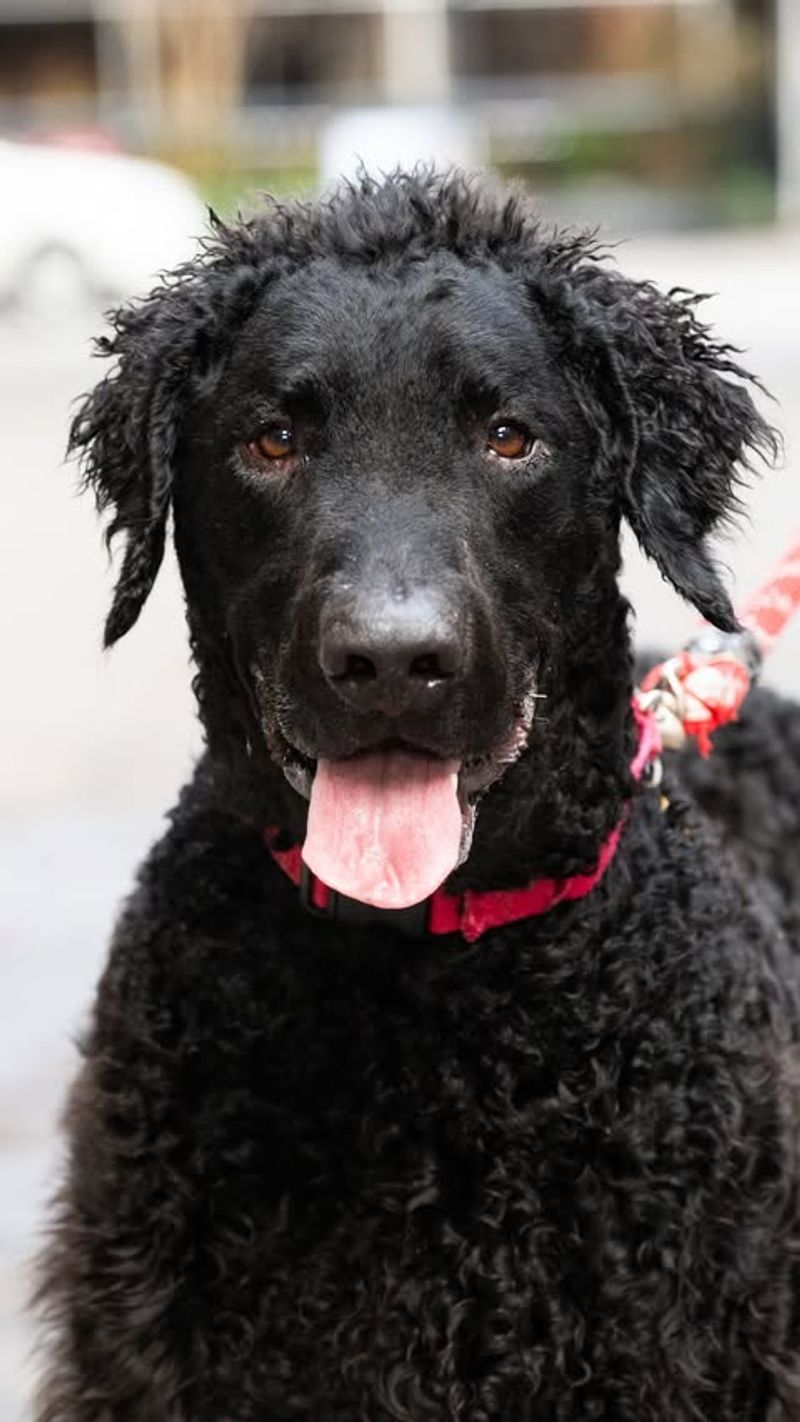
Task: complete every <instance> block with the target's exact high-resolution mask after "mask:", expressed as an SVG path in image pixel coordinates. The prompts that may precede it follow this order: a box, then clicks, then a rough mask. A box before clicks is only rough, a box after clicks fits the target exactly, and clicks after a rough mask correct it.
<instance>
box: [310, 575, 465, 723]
mask: <svg viewBox="0 0 800 1422" xmlns="http://www.w3.org/2000/svg"><path fill="white" fill-rule="evenodd" d="M464 640H465V639H464V629H463V619H462V616H461V612H460V609H459V608H458V606H457V605H456V604H455V602H454V601H452V600H451V599H450V598H448V597H447V596H445V595H444V594H441V593H438V592H436V591H435V590H433V589H425V590H420V591H417V592H414V593H412V594H411V595H410V596H408V597H403V598H397V597H392V596H390V595H388V594H384V593H378V594H373V595H372V596H366V595H364V596H362V597H360V598H357V599H355V600H352V599H349V600H347V601H344V600H338V601H337V599H336V598H333V599H332V600H331V601H330V602H329V604H328V606H327V607H326V608H325V610H324V612H323V616H322V620H321V625H320V639H319V661H320V665H321V667H322V670H323V673H324V675H325V677H326V679H327V681H328V682H329V683H330V685H331V686H332V687H333V689H334V691H335V692H336V693H337V695H338V696H339V697H341V699H342V700H343V701H344V702H346V703H347V704H348V705H350V706H352V707H354V708H355V709H356V710H359V711H376V710H379V711H383V712H385V713H386V714H388V715H401V714H402V713H403V712H405V711H410V710H419V711H422V710H425V709H426V708H427V707H429V706H433V705H434V704H435V703H436V702H437V701H438V700H439V699H441V697H442V695H443V694H446V688H447V687H448V686H449V685H450V684H451V683H452V682H453V681H454V680H456V678H457V677H458V676H459V674H460V672H461V670H462V665H463V657H464Z"/></svg>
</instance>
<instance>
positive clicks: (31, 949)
mask: <svg viewBox="0 0 800 1422" xmlns="http://www.w3.org/2000/svg"><path fill="white" fill-rule="evenodd" d="M617 256H618V260H619V262H620V264H621V265H622V266H623V267H624V268H625V269H626V270H628V271H629V272H631V273H632V274H634V275H637V276H649V277H654V278H655V279H657V280H658V281H660V282H661V283H662V284H666V285H680V286H688V287H692V288H694V289H699V290H704V291H716V292H718V293H719V295H718V296H716V297H715V298H714V300H713V301H711V302H709V304H708V308H707V310H708V316H709V319H711V320H712V321H714V322H715V323H716V324H717V325H718V327H719V329H720V331H721V333H723V334H724V335H725V337H726V338H729V339H732V340H734V341H736V342H737V343H738V344H740V345H742V346H743V347H745V348H747V351H748V361H749V363H750V365H751V367H752V368H753V369H754V370H756V371H757V372H758V373H759V374H760V375H761V376H762V377H763V379H764V380H765V382H766V383H767V384H768V385H769V386H770V387H771V389H772V390H773V391H774V393H775V395H776V396H777V398H778V400H779V401H780V407H778V408H776V409H775V410H774V412H773V418H774V419H775V420H776V422H777V423H779V424H780V425H782V427H783V429H784V431H785V433H786V437H787V456H786V466H785V468H784V469H783V470H781V471H780V472H777V473H771V474H770V475H769V476H768V477H766V478H765V479H764V480H763V481H762V482H761V483H760V484H759V485H758V486H757V487H756V488H755V489H754V490H753V493H752V497H751V499H750V500H749V508H750V513H751V523H750V526H749V527H746V528H745V529H744V530H743V531H742V534H741V536H740V537H739V538H738V539H736V540H735V541H733V542H731V543H730V544H728V545H727V546H726V548H725V550H724V557H725V560H726V561H727V562H728V563H729V565H730V567H731V569H732V573H733V576H734V579H735V584H736V587H737V590H738V591H739V593H740V594H743V593H744V592H746V591H747V590H748V589H749V588H750V587H752V586H753V585H754V584H755V583H756V582H757V580H759V579H760V578H761V577H763V576H764V575H766V574H767V573H768V571H769V568H770V565H771V563H772V561H773V560H774V558H775V557H776V556H777V555H778V553H779V552H780V550H781V548H782V546H783V544H784V543H785V541H786V539H787V538H788V537H789V535H790V533H791V532H792V530H793V528H794V527H796V526H800V482H798V478H797V474H798V472H800V334H798V327H797V315H796V312H797V298H798V293H799V292H800V233H782V234H775V233H762V232H755V233H745V234H739V235H726V236H716V235H710V236H701V237H688V236H687V237H680V238H675V239H672V238H670V239H663V240H653V239H647V240H644V239H641V240H637V241H635V242H631V243H628V244H627V245H625V246H624V247H622V248H620V249H618V254H617ZM98 325H99V323H98V321H97V320H96V319H87V318H84V317H80V318H79V317H76V316H75V315H72V316H71V317H69V318H64V319H62V320H61V321H59V322H58V323H56V324H52V325H49V326H48V325H47V324H45V323H44V322H43V321H42V319H41V318H38V319H36V320H34V319H33V318H29V319H28V320H24V319H22V318H19V317H18V318H15V319H13V320H12V319H7V320H6V321H5V322H4V323H0V444H1V446H2V457H1V458H0V491H1V492H0V498H1V499H2V504H1V505H0V513H1V516H0V647H1V648H2V661H1V662H0V665H2V666H3V667H4V668H5V670H6V676H5V677H4V678H3V682H4V685H3V696H2V702H0V705H1V706H2V711H0V715H1V716H2V735H0V968H1V970H2V976H3V994H2V1022H0V1422H20V1419H22V1418H23V1417H24V1416H25V1411H26V1407H25V1399H26V1397H27V1396H28V1394H29V1389H30V1385H31V1378H32V1375H33V1368H32V1365H31V1363H30V1359H29V1356H28V1353H29V1347H30V1339H31V1332H30V1328H29V1326H28V1324H27V1322H26V1321H25V1319H24V1317H23V1314H22V1300H23V1297H24V1295H25V1291H26V1288H27V1282H26V1281H27V1279H28V1261H29V1259H30V1257H31V1255H32V1253H33V1252H34V1249H35V1246H36V1240H37V1238H38V1237H39V1234H40V1232H41V1228H42V1220H43V1215H44V1205H43V1202H44V1200H45V1198H46V1197H47V1194H48V1192H49V1190H50V1189H51V1188H52V1185H53V1182H54V1180H55V1179H56V1178H57V1174H58V1158H59V1146H58V1143H57V1135H56V1121H57V1116H58V1111H59V1108H60V1104H61V1101H62V1099H63V1094H64V1090H65V1086H66V1083H67V1081H68V1080H69V1078H70V1077H71V1075H72V1073H73V1071H74V1069H75V1064H76V1053H75V1049H74V1046H73V1041H74V1038H75V1035H76V1033H77V1032H78V1031H79V1029H80V1026H81V1022H82V1021H83V1020H84V1019H85V1014H86V1011H87V1008H88V1004H89V1001H90V997H91V992H92V986H93V983H94V981H95V979H96V976H97V973H98V971H99V969H100V966H101V964H102V961H103V955H104V951H105V944H106V941H107V937H108V932H109V928H110V925H111V922H112V919H113V916H114V913H115V910H116V907H117V905H118V904H119V901H120V899H121V897H122V896H123V895H124V894H125V892H126V890H127V888H128V886H129V884H130V881H131V875H132V871H133V867H134V865H135V863H136V861H137V860H138V858H139V857H140V856H141V854H142V853H143V851H144V849H145V847H146V845H147V844H148V842H149V841H150V840H151V839H152V838H153V837H154V836H155V834H156V833H158V830H159V826H160V823H161V816H162V814H163V811H164V810H165V809H166V808H167V807H168V806H169V804H170V803H171V801H172V799H173V798H174V795H175V792H176V789H177V787H178V785H179V784H180V782H181V781H182V779H183V778H184V777H185V774H186V772H187V769H188V767H189V765H190V763H191V760H192V757H193V756H194V754H195V753H196V751H197V747H198V744H199V737H198V734H197V730H196V727H195V725H194V721H193V717H192V710H191V699H190V694H189V690H188V681H189V673H188V667H187V660H188V659H187V650H186V639H185V634H184V630H183V620H182V610H181V600H180V592H179V588H178V582H177V578H176V574H175V569H174V566H173V564H172V563H171V562H170V564H169V565H168V567H167V568H166V570H165V572H164V574H162V577H161V579H160V581H159V585H158V586H157V589H156V592H155V594H154V596H153V598H152V600H151V602H150V604H149V605H148V607H147V608H146V609H145V612H144V614H143V616H142V618H141V621H140V623H139V625H138V626H137V627H136V629H135V630H134V631H133V633H132V634H131V635H130V636H129V637H128V638H127V639H126V640H125V642H124V643H123V644H121V645H120V646H119V647H118V648H117V649H116V650H115V651H114V652H113V653H112V654H111V655H110V656H107V657H106V656H103V655H102V654H101V652H100V649H99V639H100V629H101V625H102V619H103V614H104V610H105V608H106V605H107V600H108V590H109V570H108V566H107V560H106V556H105V554H104V552H103V549H102V546H101V543H100V539H99V536H98V532H97V528H96V524H95V519H94V515H93V512H92V509H91V507H90V504H89V501H88V500H87V499H77V498H76V497H75V492H74V490H75V478H74V473H73V471H71V470H65V469H64V468H63V467H61V465H60V457H61V453H62V450H63V446H64V442H65V436H66V428H67V421H68V412H69V405H70V401H71V400H72V399H73V398H74V397H75V396H76V395H77V394H78V393H79V392H80V391H82V390H84V389H86V388H88V386H89V385H90V384H91V382H92V380H93V379H94V378H95V376H96V374H97V372H98V369H99V367H98V366H97V363H94V369H93V368H92V362H91V361H90V359H89V356H88V337H89V334H90V331H91V330H92V329H95V330H96V329H97V328H98ZM625 583H626V587H627V589H628V590H629V593H630V596H631V598H632V601H633V603H634V605H635V607H636V609H637V619H638V621H637V626H638V638H639V641H640V644H642V645H650V646H652V645H659V646H661V647H666V648H677V647H678V646H680V644H681V642H682V641H683V640H684V638H685V637H686V635H687V634H688V632H689V631H690V630H691V628H692V625H693V615H692V613H691V612H690V611H688V610H687V609H686V608H683V607H682V606H681V605H680V604H679V602H678V600H677V598H676V597H675V595H674V594H673V593H672V592H671V591H670V590H669V589H668V588H667V587H666V586H665V585H664V584H663V583H662V582H661V580H660V579H659V577H658V575H657V573H655V571H654V570H653V569H652V568H650V567H648V566H647V565H645V564H644V562H643V560H642V559H641V557H640V556H639V554H638V553H637V552H636V550H635V549H634V548H633V547H632V545H631V543H630V540H628V541H627V542H626V571H625ZM770 680H771V681H772V682H773V683H774V684H776V685H779V686H781V687H783V688H784V689H786V690H788V691H795V692H800V622H799V623H798V625H797V626H795V627H794V628H793V629H792V631H791V632H790V633H789V634H787V636H786V637H785V639H784V641H783V642H782V644H781V646H780V647H779V649H778V651H777V652H776V653H775V655H774V657H773V659H772V662H771V665H770Z"/></svg>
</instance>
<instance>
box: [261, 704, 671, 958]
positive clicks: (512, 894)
mask: <svg viewBox="0 0 800 1422" xmlns="http://www.w3.org/2000/svg"><path fill="white" fill-rule="evenodd" d="M633 714H634V717H635V719H636V723H637V726H638V730H639V744H638V747H637V750H636V754H635V756H634V758H633V760H632V761H631V772H632V774H633V775H634V777H635V778H636V779H637V780H640V779H641V777H642V775H643V773H644V771H645V769H646V768H647V766H649V765H650V764H651V763H652V762H653V761H654V760H655V759H656V757H657V756H658V754H659V752H660V750H661V741H660V737H659V733H658V729H657V727H656V723H655V719H654V718H653V716H652V715H650V714H649V713H646V712H643V711H641V710H640V708H639V707H638V706H637V705H636V704H635V703H634V706H633ZM625 818H626V816H625V815H623V817H622V819H621V820H620V821H619V822H618V824H616V825H615V826H614V828H613V830H612V831H611V833H610V834H609V835H608V836H607V838H606V839H605V840H604V841H603V844H602V845H601V847H600V853H599V855H598V857H597V864H596V865H595V867H594V869H593V870H592V871H591V872H590V873H588V874H572V875H571V876H570V877H569V878H567V879H534V880H532V882H531V883H530V884H526V885H525V887H524V888H522V889H489V890H487V891H485V892H482V893H478V892H475V891H473V890H471V889H467V890H466V892H465V893H463V894H448V893H445V891H444V889H437V890H436V892H435V893H434V894H431V896H430V898H429V899H425V901H424V902H423V903H421V904H417V905H415V906H414V908H412V909H401V910H398V911H394V910H387V909H376V908H372V907H370V906H369V905H367V904H359V903H356V902H355V901H354V900H352V899H345V898H344V897H343V896H342V895H340V894H337V893H336V892H335V890H333V889H329V888H328V886H327V884H323V882H322V880H321V879H317V878H316V876H315V875H313V874H311V872H310V871H309V869H308V868H307V866H306V865H305V864H304V863H303V860H302V855H301V850H300V846H299V845H293V846H292V847H291V849H276V848H275V839H276V837H277V834H278V831H277V830H275V829H268V830H267V831H266V832H265V839H266V843H267V848H268V849H269V851H270V854H271V855H272V857H273V859H274V860H275V863H276V864H278V865H279V866H280V868H281V869H282V870H283V872H284V874H287V875H288V877H289V878H290V879H291V880H292V883H294V884H297V885H298V887H299V888H300V890H301V893H302V895H303V900H304V903H305V906H306V908H308V909H310V910H311V912H312V913H316V914H319V915H320V916H322V917H324V918H333V919H339V920H340V921H342V920H346V921H348V922H352V923H357V922H361V923H364V924H366V923H388V922H390V921H391V922H393V923H394V924H395V925H396V926H397V927H398V928H402V929H404V931H405V932H407V933H409V932H410V933H413V934H424V933H435V934H441V933H460V934H461V936H462V937H463V938H465V939H466V941H467V943H475V942H476V940H477V939H478V938H480V937H481V936H482V935H483V934H484V933H487V932H488V931H489V929H491V928H500V927H501V926H502V925H503V924H505V923H515V922H517V921H518V920H519V919H522V918H534V917H536V916H537V915H539V914H543V913H547V912H548V910H549V909H551V908H555V906H556V904H562V903H567V902H569V901H570V900H571V899H582V898H584V897H585V896H586V895H587V894H590V893H591V891H592V889H593V888H594V887H595V885H596V884H599V882H600V880H601V879H602V877H603V875H604V874H605V872H606V869H607V868H608V866H609V864H610V863H611V861H612V859H613V858H614V855H615V854H616V851H617V846H618V844H619V841H620V836H621V834H622V829H623V826H624V823H625Z"/></svg>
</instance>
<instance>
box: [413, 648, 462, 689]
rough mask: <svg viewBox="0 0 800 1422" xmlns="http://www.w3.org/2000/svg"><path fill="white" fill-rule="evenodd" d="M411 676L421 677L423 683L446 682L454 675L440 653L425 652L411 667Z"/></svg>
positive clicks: (415, 659) (416, 658)
mask: <svg viewBox="0 0 800 1422" xmlns="http://www.w3.org/2000/svg"><path fill="white" fill-rule="evenodd" d="M408 670H409V675H410V676H413V677H419V679H420V680H421V681H428V682H431V681H444V680H445V679H446V678H447V677H450V676H452V675H453V673H452V671H449V670H448V669H447V667H446V666H445V665H444V663H443V661H442V658H441V657H440V656H439V654H438V652H425V653H424V654H423V655H422V656H419V657H415V658H414V660H413V662H412V663H411V666H410V667H409V669H408Z"/></svg>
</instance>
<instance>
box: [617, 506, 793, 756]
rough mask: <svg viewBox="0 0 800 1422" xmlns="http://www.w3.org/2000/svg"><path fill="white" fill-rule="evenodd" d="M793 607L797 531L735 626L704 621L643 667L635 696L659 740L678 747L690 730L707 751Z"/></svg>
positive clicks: (730, 718) (733, 713)
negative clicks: (680, 644) (675, 648)
mask: <svg viewBox="0 0 800 1422" xmlns="http://www.w3.org/2000/svg"><path fill="white" fill-rule="evenodd" d="M798 607H800V534H798V535H797V537H796V538H795V539H794V541H793V543H792V544H791V545H790V547H789V548H788V549H787V551H786V553H785V554H784V556H783V558H781V560H780V562H779V563H778V566H777V568H776V569H775V572H774V573H773V575H772V577H771V578H769V579H768V580H767V582H765V583H764V584H763V585H762V587H760V588H759V590H758V592H757V593H755V595H754V596H753V597H752V598H751V599H750V601H749V602H748V603H747V604H746V605H745V608H744V611H743V612H742V614H741V618H740V621H741V624H742V628H743V630H742V631H741V632H731V633H726V632H718V631H717V630H716V628H714V627H711V626H709V625H707V624H706V625H704V628H703V630H702V631H701V632H700V633H699V634H698V636H697V637H695V638H693V639H692V641H691V642H690V643H689V645H688V647H686V649H685V650H684V651H682V652H679V653H678V655H677V656H675V657H670V658H669V659H668V660H667V661H665V662H662V663H661V664H660V666H657V667H653V670H652V671H651V672H648V674H647V676H646V677H645V679H644V681H643V682H642V685H641V688H640V690H639V691H638V692H637V697H636V699H637V701H638V704H639V706H640V707H641V708H642V710H643V711H648V712H650V713H651V714H652V715H653V716H655V719H656V722H657V724H658V728H659V730H660V732H661V739H662V742H663V744H664V745H665V746H668V747H670V748H671V749H679V748H680V747H681V746H683V745H684V744H685V743H686V740H687V738H688V737H689V736H694V737H695V739H696V740H697V745H698V748H699V750H700V754H701V755H704V756H705V755H708V754H709V752H710V750H711V736H712V734H713V732H714V731H716V730H717V728H718V727H719V726H724V725H726V724H727V723H728V722H729V721H735V720H736V719H737V717H738V715H739V712H740V710H741V707H742V703H743V701H744V699H745V697H746V696H747V693H748V691H749V690H750V687H751V686H752V685H753V683H754V682H755V680H756V678H757V676H758V672H759V670H760V667H761V662H762V660H763V658H764V656H765V655H766V653H767V652H769V651H770V650H771V649H772V646H773V645H774V643H775V641H776V639H777V638H778V637H779V636H780V634H781V632H782V631H783V629H784V627H785V626H786V624H787V622H788V621H789V619H790V618H791V617H793V616H794V613H795V612H796V611H797V609H798Z"/></svg>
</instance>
